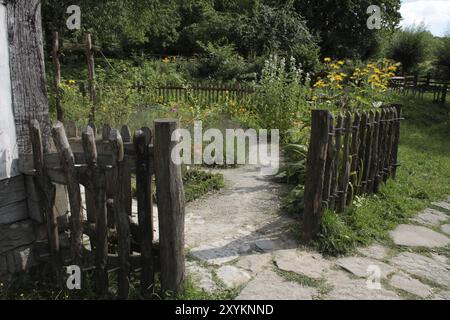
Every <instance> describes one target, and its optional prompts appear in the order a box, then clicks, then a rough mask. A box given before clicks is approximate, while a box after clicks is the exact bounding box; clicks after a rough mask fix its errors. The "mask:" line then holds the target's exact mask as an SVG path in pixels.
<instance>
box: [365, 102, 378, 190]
mask: <svg viewBox="0 0 450 320" xmlns="http://www.w3.org/2000/svg"><path fill="white" fill-rule="evenodd" d="M380 124H381V114H380V112H379V111H378V110H377V111H376V112H375V120H374V129H373V138H372V165H371V168H370V175H369V183H368V184H367V192H368V193H372V192H374V190H375V188H376V186H377V179H378V177H377V175H378V163H379V161H378V157H379V140H378V139H379V136H380Z"/></svg>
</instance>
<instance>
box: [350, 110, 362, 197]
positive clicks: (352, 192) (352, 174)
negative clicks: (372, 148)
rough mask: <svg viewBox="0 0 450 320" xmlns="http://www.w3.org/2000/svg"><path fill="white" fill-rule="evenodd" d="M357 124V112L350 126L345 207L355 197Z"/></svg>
mask: <svg viewBox="0 0 450 320" xmlns="http://www.w3.org/2000/svg"><path fill="white" fill-rule="evenodd" d="M359 122H360V115H359V112H356V113H355V117H354V120H353V124H352V146H351V147H350V155H351V161H352V164H351V167H350V185H349V188H350V189H349V192H348V196H347V205H348V206H349V205H350V204H351V203H352V201H353V198H354V196H355V192H356V184H357V181H358V171H357V169H358V162H359V158H358V149H359V143H360V141H359Z"/></svg>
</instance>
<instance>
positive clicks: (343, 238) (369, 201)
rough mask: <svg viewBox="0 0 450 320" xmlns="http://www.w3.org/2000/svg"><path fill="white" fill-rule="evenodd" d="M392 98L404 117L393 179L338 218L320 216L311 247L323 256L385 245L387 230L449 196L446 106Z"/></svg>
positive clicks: (449, 126) (449, 147)
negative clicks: (374, 243) (317, 231)
mask: <svg viewBox="0 0 450 320" xmlns="http://www.w3.org/2000/svg"><path fill="white" fill-rule="evenodd" d="M396 98H397V99H398V102H399V103H402V104H403V115H404V117H405V120H404V121H403V122H402V124H401V138H400V148H399V162H400V164H401V166H400V167H399V169H398V171H397V178H396V180H395V181H393V180H388V182H387V184H386V185H384V186H382V187H381V189H380V193H378V194H376V195H373V196H370V197H364V198H356V200H355V201H354V203H353V206H352V207H350V208H349V209H348V210H347V211H346V212H345V213H343V214H339V215H337V214H335V213H331V212H325V214H324V216H323V219H322V231H321V234H320V237H319V239H318V241H317V243H316V245H317V247H318V248H319V250H320V251H322V252H324V253H326V254H332V255H339V254H348V253H350V252H351V251H352V250H353V249H354V248H355V247H356V246H358V245H367V244H369V243H371V242H372V241H380V242H386V243H387V244H389V237H388V231H389V230H391V229H393V228H394V227H395V226H396V225H397V224H399V223H401V222H403V221H405V220H406V219H408V218H409V217H412V216H413V215H415V214H416V213H417V212H418V211H419V210H422V209H424V208H426V207H427V206H429V204H430V203H431V202H432V201H435V200H439V199H442V198H444V197H446V196H447V195H448V194H450V140H449V138H448V137H449V135H450V117H449V105H448V104H447V105H446V106H439V105H436V104H433V103H431V102H430V99H426V100H424V101H422V100H418V99H413V98H411V97H404V96H401V97H400V96H399V97H396Z"/></svg>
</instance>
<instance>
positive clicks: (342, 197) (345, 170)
mask: <svg viewBox="0 0 450 320" xmlns="http://www.w3.org/2000/svg"><path fill="white" fill-rule="evenodd" d="M351 126H352V116H351V114H350V112H349V111H347V112H346V114H345V121H344V144H343V145H344V149H343V155H342V169H341V170H342V177H341V180H340V181H341V185H340V186H339V188H340V190H339V192H340V193H339V202H338V211H339V212H344V210H345V205H346V204H347V193H348V183H349V181H350V166H351V163H350V161H351V158H350V138H351V134H352V129H351Z"/></svg>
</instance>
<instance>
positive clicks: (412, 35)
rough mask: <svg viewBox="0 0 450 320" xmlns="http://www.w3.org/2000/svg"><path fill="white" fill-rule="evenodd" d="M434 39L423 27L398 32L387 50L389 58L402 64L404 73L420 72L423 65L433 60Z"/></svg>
mask: <svg viewBox="0 0 450 320" xmlns="http://www.w3.org/2000/svg"><path fill="white" fill-rule="evenodd" d="M433 41H434V38H433V35H432V34H431V33H430V32H429V31H427V30H426V29H425V27H424V26H423V25H419V26H413V27H410V28H406V29H405V30H398V31H397V32H396V33H395V34H394V35H393V37H392V39H391V41H390V45H389V46H388V48H387V56H388V57H389V58H391V59H393V60H395V61H398V62H401V64H402V72H403V73H409V72H419V69H420V68H419V67H420V64H421V63H424V62H425V61H426V60H427V59H429V58H431V56H432V50H433V45H432V43H433Z"/></svg>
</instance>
